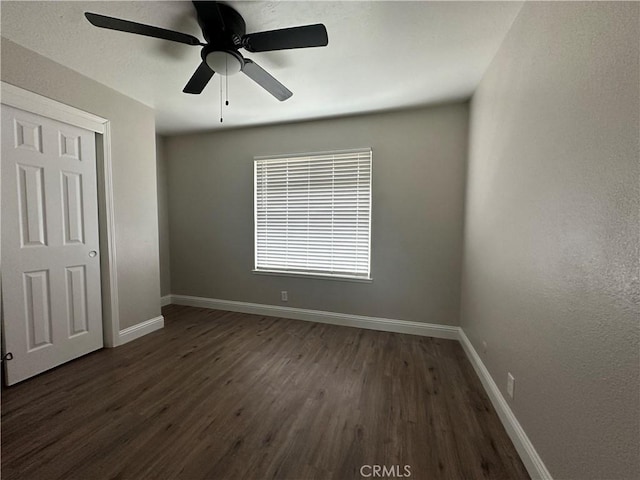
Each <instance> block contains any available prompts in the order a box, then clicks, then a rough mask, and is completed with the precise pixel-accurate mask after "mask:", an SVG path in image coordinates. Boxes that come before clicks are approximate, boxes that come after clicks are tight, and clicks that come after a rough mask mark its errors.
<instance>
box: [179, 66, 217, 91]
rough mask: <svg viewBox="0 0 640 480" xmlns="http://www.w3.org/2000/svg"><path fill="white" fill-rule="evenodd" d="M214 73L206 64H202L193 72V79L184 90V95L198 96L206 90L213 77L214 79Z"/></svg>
mask: <svg viewBox="0 0 640 480" xmlns="http://www.w3.org/2000/svg"><path fill="white" fill-rule="evenodd" d="M213 74H214V71H213V70H211V69H210V68H209V65H207V64H206V63H205V62H202V63H201V64H200V66H199V67H198V68H197V69H196V71H195V72H193V75H191V78H190V79H189V81H188V82H187V84H186V85H185V87H184V88H183V89H182V91H183V92H184V93H193V94H198V93H201V92H202V90H204V87H206V86H207V83H209V80H211V77H213Z"/></svg>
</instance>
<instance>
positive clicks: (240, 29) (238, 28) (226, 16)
mask: <svg viewBox="0 0 640 480" xmlns="http://www.w3.org/2000/svg"><path fill="white" fill-rule="evenodd" d="M197 3H198V4H199V8H198V23H199V24H200V28H202V35H203V36H204V38H205V40H206V41H207V43H208V44H212V45H214V46H216V47H218V48H219V49H223V50H231V49H236V48H238V47H240V46H241V42H240V39H241V38H242V37H243V36H244V34H245V33H247V27H246V24H245V22H244V19H243V18H242V16H241V15H240V14H239V13H238V12H237V11H236V10H235V9H233V8H231V7H230V6H228V5H225V4H224V3H217V2H197ZM214 9H217V10H218V11H219V12H220V16H218V14H217V12H214ZM220 17H221V18H222V22H224V28H220V23H219V22H220V21H219V18H220Z"/></svg>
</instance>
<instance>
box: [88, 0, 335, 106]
mask: <svg viewBox="0 0 640 480" xmlns="http://www.w3.org/2000/svg"><path fill="white" fill-rule="evenodd" d="M193 5H194V7H195V10H196V14H197V17H198V24H199V25H200V28H201V29H202V34H203V36H204V38H205V40H206V43H202V42H200V40H198V39H197V38H196V37H194V36H193V35H188V34H185V33H180V32H174V31H172V30H166V29H164V28H159V27H153V26H150V25H144V24H142V23H136V22H131V21H129V20H122V19H119V18H113V17H107V16H105V15H99V14H96V13H90V12H86V13H85V17H86V18H87V20H89V22H90V23H91V24H92V25H94V26H96V27H100V28H106V29H109V30H118V31H121V32H127V33H134V34H137V35H145V36H148V37H154V38H160V39H163V40H169V41H172V42H178V43H184V44H186V45H192V46H202V47H203V48H202V51H201V57H202V63H201V64H200V66H198V68H197V69H196V71H195V72H194V73H193V75H192V76H191V78H190V79H189V81H188V82H187V84H186V85H185V87H184V89H183V90H182V91H183V92H185V93H190V94H195V95H197V94H200V93H201V92H202V90H204V88H205V87H206V85H207V84H208V83H209V81H210V80H211V78H212V77H213V75H214V74H216V73H218V74H219V75H222V76H227V77H228V76H231V75H235V74H237V73H240V72H242V73H244V74H245V75H246V76H247V77H249V78H250V79H251V80H253V81H254V82H256V83H257V84H258V85H260V86H261V87H262V88H264V89H265V90H266V91H267V92H269V93H270V94H271V95H273V96H274V97H275V98H277V99H278V100H280V101H284V100H286V99H288V98H290V97H291V96H292V95H293V93H292V92H291V91H290V90H289V89H288V88H287V87H285V86H284V85H283V84H281V83H280V82H279V81H278V80H276V79H275V78H274V77H273V76H271V75H270V74H269V73H268V72H267V71H266V70H264V69H263V68H262V67H260V66H259V65H258V64H257V63H255V62H254V61H252V60H250V59H248V58H244V57H243V56H242V54H241V53H240V52H239V49H240V48H244V49H245V50H247V51H248V52H252V53H253V52H269V51H274V50H290V49H294V48H308V47H324V46H326V45H328V43H329V39H328V36H327V29H326V28H325V26H324V25H322V24H314V25H303V26H300V27H291V28H282V29H278V30H269V31H265V32H257V33H250V34H247V33H246V24H245V21H244V19H243V18H242V16H241V15H240V14H239V13H238V12H237V11H236V10H235V9H233V8H232V7H230V6H229V5H225V4H224V3H219V2H202V1H197V2H196V1H194V2H193Z"/></svg>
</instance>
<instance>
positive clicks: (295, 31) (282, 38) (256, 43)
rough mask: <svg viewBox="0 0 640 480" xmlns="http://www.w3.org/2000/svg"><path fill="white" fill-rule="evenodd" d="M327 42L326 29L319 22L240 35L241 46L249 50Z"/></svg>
mask: <svg viewBox="0 0 640 480" xmlns="http://www.w3.org/2000/svg"><path fill="white" fill-rule="evenodd" d="M328 44H329V37H328V36H327V29H326V28H325V26H324V25H323V24H321V23H318V24H315V25H304V26H302V27H291V28H282V29H280V30H269V31H266V32H257V33H250V34H248V35H245V36H244V37H242V46H243V47H244V48H245V49H247V50H248V51H250V52H268V51H271V50H288V49H292V48H307V47H324V46H326V45H328Z"/></svg>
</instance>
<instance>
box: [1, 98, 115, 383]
mask: <svg viewBox="0 0 640 480" xmlns="http://www.w3.org/2000/svg"><path fill="white" fill-rule="evenodd" d="M1 108H2V170H1V176H2V225H1V228H2V301H3V310H2V312H3V315H2V316H3V329H4V330H3V340H4V347H5V350H4V351H5V352H6V353H9V352H10V353H11V354H12V356H13V359H11V360H8V361H6V362H5V373H6V379H7V383H8V384H9V385H12V384H14V383H16V382H19V381H21V380H24V379H26V378H29V377H31V376H33V375H36V374H38V373H40V372H43V371H45V370H48V369H50V368H53V367H55V366H58V365H60V364H62V363H64V362H67V361H69V360H72V359H74V358H76V357H79V356H81V355H84V354H87V353H89V352H92V351H94V350H97V349H99V348H101V347H102V345H103V343H102V305H101V293H100V260H99V252H98V246H99V239H98V205H97V202H98V197H97V181H96V145H95V134H94V133H93V132H91V131H89V130H84V129H81V128H78V127H75V126H71V125H67V124H65V123H62V122H58V121H55V120H52V119H49V118H45V117H41V116H39V115H35V114H31V113H28V112H25V111H22V110H18V109H16V108H13V107H8V106H6V105H2V107H1Z"/></svg>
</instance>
